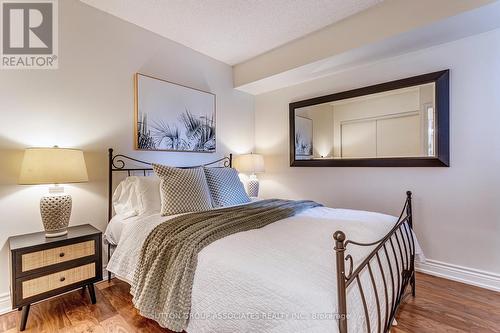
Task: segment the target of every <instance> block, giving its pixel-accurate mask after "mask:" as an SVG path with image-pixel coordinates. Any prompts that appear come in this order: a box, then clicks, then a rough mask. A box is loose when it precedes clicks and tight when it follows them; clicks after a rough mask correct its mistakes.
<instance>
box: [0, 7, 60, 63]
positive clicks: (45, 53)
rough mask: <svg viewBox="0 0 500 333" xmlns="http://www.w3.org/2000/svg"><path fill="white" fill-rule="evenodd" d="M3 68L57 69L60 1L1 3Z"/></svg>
mask: <svg viewBox="0 0 500 333" xmlns="http://www.w3.org/2000/svg"><path fill="white" fill-rule="evenodd" d="M0 4H1V11H2V13H1V17H2V24H1V26H2V33H1V36H2V54H1V67H2V69H56V68H57V66H58V57H57V46H58V45H57V42H58V36H57V31H58V29H57V28H58V24H57V23H58V16H57V0H31V1H26V0H24V1H21V0H0Z"/></svg>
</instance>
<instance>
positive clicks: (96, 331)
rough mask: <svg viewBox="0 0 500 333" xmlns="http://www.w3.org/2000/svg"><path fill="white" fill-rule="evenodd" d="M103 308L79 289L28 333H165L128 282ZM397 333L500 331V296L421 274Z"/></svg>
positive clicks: (40, 310) (15, 318)
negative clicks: (142, 311)
mask: <svg viewBox="0 0 500 333" xmlns="http://www.w3.org/2000/svg"><path fill="white" fill-rule="evenodd" d="M96 287H97V288H96V296H97V304H96V305H92V304H91V303H90V300H89V297H88V295H87V294H85V295H83V297H82V291H74V292H71V293H69V294H65V295H62V296H59V297H57V298H54V299H51V300H48V301H45V302H42V303H38V304H35V305H33V306H32V307H31V313H30V317H29V319H28V325H27V327H26V331H25V332H61V333H76V332H82V333H83V332H88V333H90V332H93V333H101V332H123V333H125V332H153V333H154V332H163V333H168V332H169V331H168V330H165V329H162V328H161V327H159V326H158V324H156V323H155V322H154V321H152V320H148V319H145V318H143V317H141V316H140V315H139V314H138V313H137V311H136V310H135V309H134V307H133V306H132V303H131V296H130V294H129V293H128V290H129V287H128V285H127V284H126V283H124V282H121V281H119V280H116V279H115V280H113V281H112V282H111V283H110V284H108V283H107V282H101V283H99V284H97V285H96ZM19 320H20V312H18V311H14V312H10V313H7V314H5V315H2V316H0V332H2V333H3V332H8V333H14V332H18V330H17V327H18V326H19ZM397 321H398V325H397V326H396V327H395V328H393V330H392V332H393V333H417V332H418V333H420V332H422V333H423V332H425V333H429V332H436V333H439V332H471V333H487V332H500V293H496V292H493V291H488V290H485V289H481V288H477V287H472V286H468V285H465V284H461V283H458V282H452V281H448V280H445V279H441V278H437V277H433V276H429V275H424V274H418V275H417V297H416V298H415V299H413V298H408V299H407V301H406V303H405V304H404V305H403V306H402V307H401V309H400V311H399V315H398V317H397Z"/></svg>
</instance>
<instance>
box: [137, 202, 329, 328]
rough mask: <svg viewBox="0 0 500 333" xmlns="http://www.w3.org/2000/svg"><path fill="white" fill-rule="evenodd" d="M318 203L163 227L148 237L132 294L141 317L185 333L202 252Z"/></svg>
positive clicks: (207, 215) (215, 214)
mask: <svg viewBox="0 0 500 333" xmlns="http://www.w3.org/2000/svg"><path fill="white" fill-rule="evenodd" d="M318 206H321V205H320V204H318V203H316V202H313V201H291V200H277V199H271V200H263V201H257V202H254V203H250V204H248V205H241V206H235V207H228V208H223V209H215V210H209V211H204V212H196V213H189V214H186V215H181V216H178V217H175V218H173V219H171V220H168V221H166V222H164V223H162V224H160V225H158V226H157V227H156V228H155V229H154V230H153V231H151V233H150V234H149V235H148V237H147V239H146V241H145V242H144V245H143V247H142V250H141V255H140V260H139V265H138V267H137V269H136V271H135V274H134V280H133V282H132V286H131V289H130V292H131V293H132V295H133V299H132V301H133V303H134V305H135V307H136V308H137V309H138V310H139V312H140V314H141V315H143V316H145V317H148V318H151V319H154V320H156V321H157V322H158V323H159V324H160V325H161V326H163V327H166V328H168V329H170V330H172V331H176V332H182V331H183V330H185V329H186V327H187V325H188V322H189V315H190V310H191V291H192V287H193V279H194V273H195V270H196V265H197V261H198V253H199V252H200V251H201V250H202V249H203V248H204V247H205V246H207V245H209V244H210V243H213V242H215V241H216V240H218V239H221V238H223V237H227V236H229V235H232V234H235V233H238V232H242V231H247V230H252V229H258V228H262V227H264V226H266V225H268V224H271V223H273V222H276V221H279V220H282V219H285V218H287V217H291V216H293V215H295V214H298V213H300V212H302V211H304V210H306V209H309V208H314V207H318Z"/></svg>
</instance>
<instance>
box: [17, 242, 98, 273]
mask: <svg viewBox="0 0 500 333" xmlns="http://www.w3.org/2000/svg"><path fill="white" fill-rule="evenodd" d="M94 254H95V241H94V240H89V241H86V242H81V243H76V244H71V245H66V246H60V247H54V248H52V249H47V250H42V251H37V252H31V253H26V254H23V255H22V257H21V269H22V272H26V271H31V270H33V269H37V268H41V267H46V266H50V265H55V264H59V263H62V262H65V261H69V260H74V259H78V258H83V257H88V256H92V255H94Z"/></svg>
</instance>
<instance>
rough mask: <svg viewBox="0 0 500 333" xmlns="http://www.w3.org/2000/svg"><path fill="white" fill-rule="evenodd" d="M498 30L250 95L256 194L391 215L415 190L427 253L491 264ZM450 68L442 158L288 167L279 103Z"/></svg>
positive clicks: (495, 232)
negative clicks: (391, 164) (260, 163)
mask: <svg viewBox="0 0 500 333" xmlns="http://www.w3.org/2000/svg"><path fill="white" fill-rule="evenodd" d="M498 59H500V30H495V31H492V32H490V33H486V34H482V35H477V36H474V37H470V38H467V39H463V40H459V41H456V42H453V43H449V44H444V45H441V46H438V47H433V48H430V49H426V50H421V51H418V52H414V53H411V54H407V55H403V56H400V57H397V58H393V59H388V60H385V61H381V62H378V63H376V64H371V65H367V66H361V67H358V68H355V69H352V70H348V71H344V72H342V73H339V74H337V75H335V76H330V77H326V78H323V79H319V80H316V81H311V82H307V83H304V84H300V85H297V86H293V87H289V88H285V89H281V90H277V91H275V92H271V93H267V94H263V95H259V96H257V98H256V102H255V103H256V116H255V117H256V128H255V129H256V132H255V140H256V147H257V151H258V152H259V153H263V154H265V156H266V173H265V174H262V175H260V176H259V177H260V179H261V191H262V194H263V195H264V196H265V197H285V198H307V199H313V200H318V201H320V202H322V203H324V204H326V205H329V206H333V207H346V208H355V209H364V210H371V211H380V212H384V213H389V214H393V215H396V214H398V213H399V210H400V208H401V205H402V204H403V200H404V192H405V191H406V190H412V191H413V192H414V210H415V211H414V215H415V216H414V218H415V229H416V233H417V235H418V237H419V240H420V243H421V245H422V247H423V249H424V251H425V254H426V255H427V257H428V258H430V259H433V260H439V261H442V262H445V263H449V264H455V265H461V266H464V267H468V268H474V269H481V270H485V271H489V272H493V273H497V274H498V273H500V242H499V235H500V205H499V204H498V201H499V198H500V176H499V172H498V170H500V154H499V152H500V139H499V138H500V136H499V135H498V124H500V112H499V110H500V94H499V93H498V87H500V75H494V74H493V73H500V62H499V61H498ZM446 68H450V69H451V83H450V86H451V91H450V96H451V105H450V107H451V109H450V116H451V136H450V139H451V144H450V148H451V167H450V168H299V167H296V168H292V167H289V155H288V152H289V147H288V145H289V142H288V104H289V103H290V102H293V101H298V100H302V99H305V98H311V97H316V96H321V95H326V94H329V93H334V92H339V91H344V90H348V89H353V88H358V87H362V86H366V85H370V84H375V83H380V82H385V81H390V80H394V79H399V78H404V77H409V76H413V75H418V74H423V73H427V72H432V71H437V70H442V69H446Z"/></svg>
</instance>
